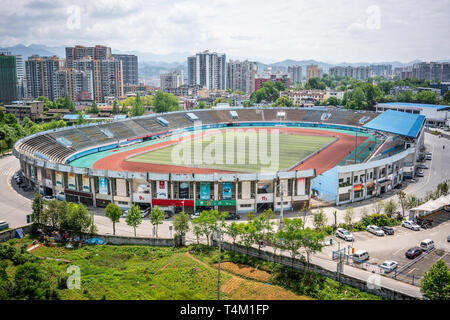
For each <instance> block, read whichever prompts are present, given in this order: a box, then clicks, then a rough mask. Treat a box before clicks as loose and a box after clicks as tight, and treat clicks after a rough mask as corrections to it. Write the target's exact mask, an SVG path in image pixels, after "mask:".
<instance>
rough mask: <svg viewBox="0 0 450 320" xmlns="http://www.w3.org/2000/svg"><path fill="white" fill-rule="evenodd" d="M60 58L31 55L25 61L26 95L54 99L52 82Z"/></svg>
mask: <svg viewBox="0 0 450 320" xmlns="http://www.w3.org/2000/svg"><path fill="white" fill-rule="evenodd" d="M61 65H62V64H61V60H60V59H59V58H58V57H56V56H53V57H40V56H37V55H33V56H31V57H30V58H28V60H27V61H26V62H25V70H26V78H27V97H28V98H32V99H35V98H37V97H40V96H44V97H47V98H48V99H50V100H55V99H56V98H55V90H54V83H55V79H54V78H55V77H56V72H57V71H58V70H59V69H60V68H61Z"/></svg>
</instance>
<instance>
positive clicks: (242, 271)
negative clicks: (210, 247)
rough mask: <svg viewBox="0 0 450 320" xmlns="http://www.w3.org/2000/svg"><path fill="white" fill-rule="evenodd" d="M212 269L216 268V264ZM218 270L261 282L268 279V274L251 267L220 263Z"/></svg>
mask: <svg viewBox="0 0 450 320" xmlns="http://www.w3.org/2000/svg"><path fill="white" fill-rule="evenodd" d="M214 267H215V268H217V264H214ZM220 269H223V270H226V271H229V272H231V273H234V274H237V275H240V276H243V277H246V278H249V279H253V280H258V281H262V282H268V281H269V279H270V274H269V273H268V272H266V271H262V270H258V269H255V268H253V267H250V266H247V265H244V264H239V263H234V262H222V263H221V264H220Z"/></svg>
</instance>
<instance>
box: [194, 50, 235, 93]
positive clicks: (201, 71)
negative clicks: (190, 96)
mask: <svg viewBox="0 0 450 320" xmlns="http://www.w3.org/2000/svg"><path fill="white" fill-rule="evenodd" d="M187 63H188V83H189V84H190V85H196V84H197V85H201V86H203V87H204V88H206V89H218V90H225V89H226V56H225V54H221V53H216V52H209V51H204V52H200V53H197V54H196V55H195V56H192V57H188V58H187Z"/></svg>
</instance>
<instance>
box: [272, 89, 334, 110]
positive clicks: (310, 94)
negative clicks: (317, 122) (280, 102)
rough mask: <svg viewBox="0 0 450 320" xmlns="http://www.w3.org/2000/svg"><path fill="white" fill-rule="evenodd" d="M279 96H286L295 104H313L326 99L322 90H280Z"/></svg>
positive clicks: (305, 105)
mask: <svg viewBox="0 0 450 320" xmlns="http://www.w3.org/2000/svg"><path fill="white" fill-rule="evenodd" d="M280 96H281V97H287V98H288V99H289V100H290V101H292V103H293V104H294V105H295V106H304V107H307V106H313V105H314V103H315V102H316V101H320V102H323V101H324V100H325V99H326V93H325V91H324V90H288V91H282V92H280Z"/></svg>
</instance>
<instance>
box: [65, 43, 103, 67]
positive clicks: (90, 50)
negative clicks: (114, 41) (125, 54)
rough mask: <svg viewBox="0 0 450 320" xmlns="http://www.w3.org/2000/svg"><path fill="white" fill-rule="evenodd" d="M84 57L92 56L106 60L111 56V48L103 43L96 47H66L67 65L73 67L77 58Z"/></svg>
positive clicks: (95, 58)
mask: <svg viewBox="0 0 450 320" xmlns="http://www.w3.org/2000/svg"><path fill="white" fill-rule="evenodd" d="M83 58H92V59H94V60H104V59H110V58H111V48H110V47H105V46H101V45H96V46H95V47H84V46H75V47H66V67H67V68H73V62H74V61H75V60H79V59H83Z"/></svg>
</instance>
